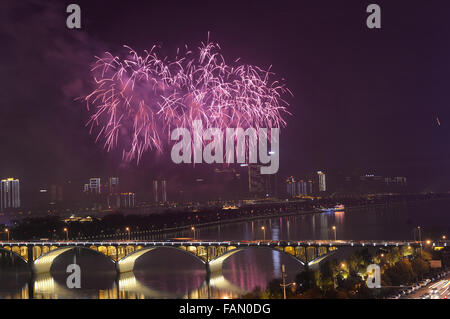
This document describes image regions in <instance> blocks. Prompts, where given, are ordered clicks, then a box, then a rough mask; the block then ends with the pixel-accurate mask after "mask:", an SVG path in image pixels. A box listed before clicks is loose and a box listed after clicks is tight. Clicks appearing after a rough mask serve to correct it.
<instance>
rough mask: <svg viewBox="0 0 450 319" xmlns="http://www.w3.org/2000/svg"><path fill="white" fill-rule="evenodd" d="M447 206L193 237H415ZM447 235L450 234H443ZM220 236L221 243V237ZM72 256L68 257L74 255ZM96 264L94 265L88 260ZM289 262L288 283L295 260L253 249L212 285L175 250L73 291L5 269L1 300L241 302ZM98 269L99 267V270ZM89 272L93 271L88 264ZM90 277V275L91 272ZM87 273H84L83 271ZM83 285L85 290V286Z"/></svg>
mask: <svg viewBox="0 0 450 319" xmlns="http://www.w3.org/2000/svg"><path fill="white" fill-rule="evenodd" d="M448 208H449V205H448V201H437V202H428V203H419V204H415V205H414V206H411V205H410V206H408V207H407V206H398V205H397V206H393V207H391V208H370V209H356V210H346V211H345V212H336V213H322V214H312V215H300V216H290V217H278V218H271V219H266V220H253V221H248V222H240V223H234V224H224V225H221V226H214V227H208V228H198V229H196V237H197V238H202V239H207V240H217V239H220V240H259V239H263V237H264V232H263V230H262V228H261V227H263V226H264V228H265V232H266V234H265V235H266V239H273V240H302V239H333V238H334V233H333V231H332V230H331V227H332V226H336V234H337V238H338V239H386V240H389V239H404V240H411V239H413V233H412V229H413V228H414V227H415V226H416V225H421V226H422V228H423V229H427V228H429V229H431V228H439V227H448V225H450V215H449V214H448V213H446V212H448ZM442 231H443V232H447V233H448V232H449V230H448V229H442ZM189 236H192V234H191V232H190V231H189V230H187V231H182V232H177V233H173V234H164V235H157V236H152V237H138V238H135V239H169V238H174V237H189ZM217 237H219V238H217ZM69 259H70V258H69ZM90 262H92V263H96V261H93V260H92V261H90ZM282 264H285V265H286V271H287V275H288V278H287V280H288V281H292V280H294V278H295V275H296V274H297V273H299V272H300V271H301V267H300V266H299V264H298V263H297V262H296V261H294V260H293V259H292V258H289V257H287V256H285V255H282V254H280V253H279V252H277V251H273V250H269V249H259V248H258V249H248V250H245V251H242V252H240V253H237V254H235V255H233V256H231V257H230V258H228V259H227V260H226V261H225V262H224V266H223V275H221V276H218V277H213V278H211V279H210V281H209V282H207V281H206V280H205V279H206V270H205V266H204V265H203V264H201V263H200V262H199V261H198V260H195V259H194V258H192V257H190V256H188V255H184V254H183V253H180V254H174V253H173V251H172V250H170V251H165V250H164V249H161V250H155V251H154V252H152V253H150V254H147V255H145V256H143V257H142V258H141V259H140V260H138V262H137V263H136V269H135V272H134V273H127V274H121V275H118V276H117V277H116V278H114V276H112V277H111V278H110V277H107V278H106V277H105V279H104V280H103V282H102V284H101V285H100V284H98V285H97V286H96V284H97V283H98V280H99V279H98V276H97V274H94V273H93V274H89V281H88V282H89V283H90V284H89V285H88V287H85V288H82V289H68V288H67V287H66V285H65V278H66V277H65V276H67V275H66V274H64V273H62V274H53V275H50V274H45V275H40V276H37V277H35V278H33V279H32V280H30V279H28V278H27V276H26V275H24V274H19V273H15V272H13V273H9V272H6V271H5V270H4V269H3V270H2V269H1V268H0V298H19V299H20V298H30V296H32V297H33V298H108V299H117V298H120V299H127V298H133V299H134V298H192V299H197V298H224V297H229V298H237V297H239V296H241V295H242V294H244V293H245V292H248V291H252V290H253V289H255V288H256V287H260V288H262V289H264V288H265V287H266V286H267V284H268V283H269V281H270V280H271V279H273V278H279V277H280V272H281V265H282ZM94 268H95V267H94ZM86 269H89V267H86ZM87 272H89V271H88V270H87ZM82 275H83V274H82ZM82 287H83V286H82Z"/></svg>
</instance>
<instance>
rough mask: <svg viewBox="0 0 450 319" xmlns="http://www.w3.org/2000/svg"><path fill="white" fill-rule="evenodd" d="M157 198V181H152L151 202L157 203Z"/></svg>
mask: <svg viewBox="0 0 450 319" xmlns="http://www.w3.org/2000/svg"><path fill="white" fill-rule="evenodd" d="M158 199H159V196H158V181H157V180H156V179H155V180H153V200H154V201H155V203H158V202H159V200H158Z"/></svg>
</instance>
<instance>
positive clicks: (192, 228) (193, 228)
mask: <svg viewBox="0 0 450 319" xmlns="http://www.w3.org/2000/svg"><path fill="white" fill-rule="evenodd" d="M191 230H192V231H193V232H194V240H195V227H194V226H192V227H191Z"/></svg>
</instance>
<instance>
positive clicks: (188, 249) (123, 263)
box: [117, 245, 207, 273]
mask: <svg viewBox="0 0 450 319" xmlns="http://www.w3.org/2000/svg"><path fill="white" fill-rule="evenodd" d="M194 247H197V249H196V250H194V249H193V248H194ZM199 247H200V248H202V247H203V248H204V246H193V245H187V246H180V247H173V246H147V247H143V248H141V249H139V250H136V251H134V252H133V253H131V254H129V255H127V256H125V257H123V258H121V259H120V260H119V261H118V262H117V270H118V271H119V272H120V273H125V272H129V271H133V270H134V266H135V264H136V261H137V260H138V259H139V258H140V257H142V256H143V255H145V254H147V253H150V252H151V251H153V250H156V249H176V250H179V251H182V252H184V253H185V254H187V255H190V256H193V257H195V258H196V259H197V260H199V261H200V262H201V263H203V264H206V262H207V261H206V260H205V259H204V258H202V257H200V256H199V255H197V254H198V252H199V249H198V248H199Z"/></svg>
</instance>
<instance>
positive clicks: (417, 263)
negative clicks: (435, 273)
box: [411, 257, 430, 278]
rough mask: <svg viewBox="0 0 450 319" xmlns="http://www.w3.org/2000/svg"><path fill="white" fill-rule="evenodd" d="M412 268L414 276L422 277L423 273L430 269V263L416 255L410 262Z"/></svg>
mask: <svg viewBox="0 0 450 319" xmlns="http://www.w3.org/2000/svg"><path fill="white" fill-rule="evenodd" d="M411 266H412V269H413V271H414V273H415V274H416V276H418V277H421V278H422V277H423V275H424V274H426V273H428V272H429V271H430V265H429V264H428V262H426V261H425V260H424V259H422V258H420V257H416V258H414V259H413V260H412V262H411Z"/></svg>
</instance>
